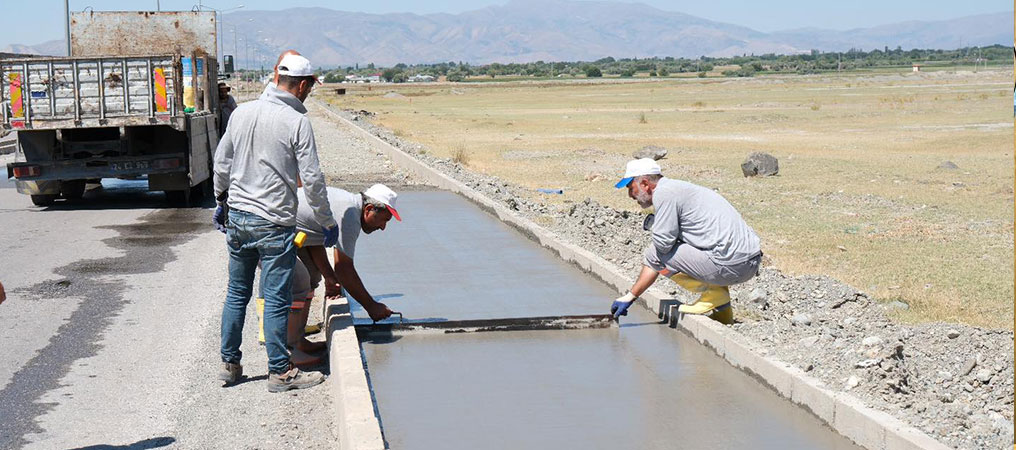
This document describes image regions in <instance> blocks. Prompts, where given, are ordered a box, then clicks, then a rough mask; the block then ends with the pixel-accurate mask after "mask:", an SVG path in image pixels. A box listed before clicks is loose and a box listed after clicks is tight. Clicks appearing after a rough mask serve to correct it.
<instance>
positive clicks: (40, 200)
mask: <svg viewBox="0 0 1016 450" xmlns="http://www.w3.org/2000/svg"><path fill="white" fill-rule="evenodd" d="M56 197H57V195H56V194H39V195H32V203H33V204H35V206H50V205H52V204H53V202H55V201H56Z"/></svg>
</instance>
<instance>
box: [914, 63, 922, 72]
mask: <svg viewBox="0 0 1016 450" xmlns="http://www.w3.org/2000/svg"><path fill="white" fill-rule="evenodd" d="M920 71H921V65H920V64H917V63H914V72H920Z"/></svg>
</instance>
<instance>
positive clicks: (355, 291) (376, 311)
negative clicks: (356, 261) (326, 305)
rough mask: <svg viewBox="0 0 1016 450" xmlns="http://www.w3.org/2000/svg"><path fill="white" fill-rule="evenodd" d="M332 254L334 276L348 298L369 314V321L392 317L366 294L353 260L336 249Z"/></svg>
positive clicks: (388, 310)
mask: <svg viewBox="0 0 1016 450" xmlns="http://www.w3.org/2000/svg"><path fill="white" fill-rule="evenodd" d="M333 252H334V253H333V256H335V275H336V276H337V277H338V278H339V283H341V284H342V287H344V288H345V289H346V292H348V293H349V296H350V297H353V299H354V300H356V302H357V303H359V304H360V306H363V309H365V310H366V311H367V314H370V318H371V319H374V320H381V319H384V318H386V317H388V316H390V315H392V311H391V310H390V309H388V307H387V306H385V304H384V303H380V302H378V301H376V300H374V297H372V296H371V295H370V293H369V292H367V288H366V287H364V285H363V280H361V279H360V275H359V274H358V273H356V267H355V266H354V265H353V259H352V258H350V257H349V256H347V255H346V254H345V253H342V251H341V250H339V249H337V248H336V249H334V250H333Z"/></svg>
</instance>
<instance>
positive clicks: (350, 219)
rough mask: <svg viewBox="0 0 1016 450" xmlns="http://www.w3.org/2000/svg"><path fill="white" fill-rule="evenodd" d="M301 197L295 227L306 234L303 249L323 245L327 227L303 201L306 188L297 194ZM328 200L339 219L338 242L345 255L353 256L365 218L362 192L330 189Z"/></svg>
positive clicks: (338, 246)
mask: <svg viewBox="0 0 1016 450" xmlns="http://www.w3.org/2000/svg"><path fill="white" fill-rule="evenodd" d="M296 195H297V198H298V199H300V207H299V208H297V210H296V230H297V231H302V232H304V233H307V239H306V240H305V241H304V242H303V246H304V248H306V247H309V246H313V245H324V242H325V235H324V233H322V230H323V229H324V227H322V226H321V223H319V222H318V221H317V219H316V218H315V217H314V212H313V211H311V209H310V207H309V206H307V204H306V202H305V201H304V196H306V194H305V193H304V192H303V188H300V189H299V190H298V191H297V193H296ZM328 203H329V204H330V205H331V208H332V214H333V215H334V216H335V219H336V220H338V221H339V240H338V241H337V242H336V244H335V248H338V249H339V251H341V252H342V253H343V254H345V255H346V256H348V257H349V259H353V253H355V252H356V238H358V237H360V219H361V218H362V217H363V214H362V212H363V196H361V195H360V194H359V193H356V194H354V193H351V192H346V191H344V190H342V189H338V188H333V187H329V188H328Z"/></svg>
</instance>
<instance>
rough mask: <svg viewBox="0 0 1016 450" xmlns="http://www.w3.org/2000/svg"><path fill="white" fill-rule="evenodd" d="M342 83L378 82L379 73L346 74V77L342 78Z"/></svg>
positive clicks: (379, 78)
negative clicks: (365, 74) (364, 74)
mask: <svg viewBox="0 0 1016 450" xmlns="http://www.w3.org/2000/svg"><path fill="white" fill-rule="evenodd" d="M342 82H343V83H380V82H381V74H379V73H378V74H374V75H367V76H363V75H346V79H345V80H342Z"/></svg>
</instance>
